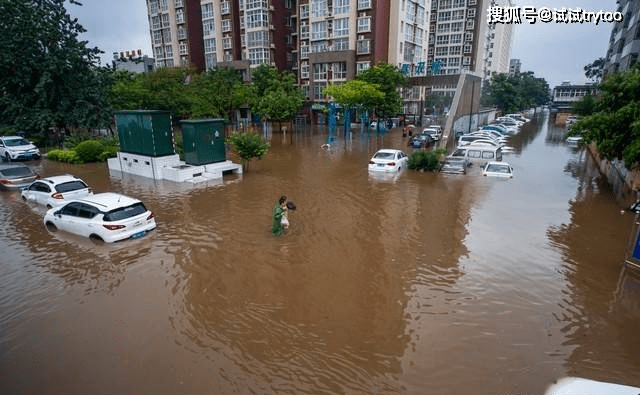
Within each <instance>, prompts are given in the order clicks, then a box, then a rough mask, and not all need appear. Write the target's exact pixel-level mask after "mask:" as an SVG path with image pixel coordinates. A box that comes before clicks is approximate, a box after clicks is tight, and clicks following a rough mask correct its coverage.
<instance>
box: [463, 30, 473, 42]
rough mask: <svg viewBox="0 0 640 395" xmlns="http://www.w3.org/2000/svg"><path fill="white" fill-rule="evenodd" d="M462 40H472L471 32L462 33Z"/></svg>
mask: <svg viewBox="0 0 640 395" xmlns="http://www.w3.org/2000/svg"><path fill="white" fill-rule="evenodd" d="M464 41H473V33H471V32H467V33H465V34H464Z"/></svg>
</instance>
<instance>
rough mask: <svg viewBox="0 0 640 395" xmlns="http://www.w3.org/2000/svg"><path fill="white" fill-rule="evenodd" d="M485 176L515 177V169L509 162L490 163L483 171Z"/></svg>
mask: <svg viewBox="0 0 640 395" xmlns="http://www.w3.org/2000/svg"><path fill="white" fill-rule="evenodd" d="M482 175H483V176H489V177H507V178H511V177H513V167H511V165H510V164H508V163H507V162H488V163H487V164H486V165H485V166H484V169H482Z"/></svg>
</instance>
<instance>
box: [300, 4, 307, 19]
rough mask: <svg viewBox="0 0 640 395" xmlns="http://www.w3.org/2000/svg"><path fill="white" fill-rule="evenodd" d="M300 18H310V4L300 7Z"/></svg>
mask: <svg viewBox="0 0 640 395" xmlns="http://www.w3.org/2000/svg"><path fill="white" fill-rule="evenodd" d="M300 18H301V19H304V18H309V4H304V5H301V6H300Z"/></svg>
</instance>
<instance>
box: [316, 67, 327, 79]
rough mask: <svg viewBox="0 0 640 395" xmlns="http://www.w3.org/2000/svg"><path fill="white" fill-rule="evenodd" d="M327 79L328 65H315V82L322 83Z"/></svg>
mask: <svg viewBox="0 0 640 395" xmlns="http://www.w3.org/2000/svg"><path fill="white" fill-rule="evenodd" d="M326 79H327V63H316V64H314V65H313V80H314V81H320V80H326Z"/></svg>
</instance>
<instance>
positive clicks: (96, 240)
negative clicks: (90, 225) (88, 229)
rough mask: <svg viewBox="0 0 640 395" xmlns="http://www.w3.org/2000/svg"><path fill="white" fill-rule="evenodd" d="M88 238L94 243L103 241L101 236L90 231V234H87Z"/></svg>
mask: <svg viewBox="0 0 640 395" xmlns="http://www.w3.org/2000/svg"><path fill="white" fill-rule="evenodd" d="M89 240H91V241H93V242H94V243H104V240H103V239H102V237H100V236H98V235H97V234H95V233H92V234H91V235H89Z"/></svg>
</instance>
